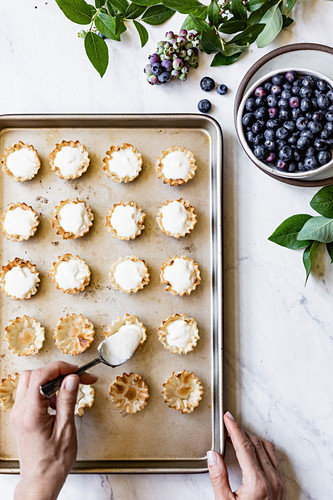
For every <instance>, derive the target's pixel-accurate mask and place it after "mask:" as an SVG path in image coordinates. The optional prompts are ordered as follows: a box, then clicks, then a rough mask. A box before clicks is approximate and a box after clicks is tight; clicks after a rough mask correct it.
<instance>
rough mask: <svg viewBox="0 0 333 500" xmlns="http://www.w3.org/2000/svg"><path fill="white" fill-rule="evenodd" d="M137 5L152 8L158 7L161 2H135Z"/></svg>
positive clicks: (149, 0) (148, 0)
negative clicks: (152, 6)
mask: <svg viewBox="0 0 333 500" xmlns="http://www.w3.org/2000/svg"><path fill="white" fill-rule="evenodd" d="M135 3H136V5H142V6H143V7H150V6H151V5H157V4H159V3H161V2H160V0H135Z"/></svg>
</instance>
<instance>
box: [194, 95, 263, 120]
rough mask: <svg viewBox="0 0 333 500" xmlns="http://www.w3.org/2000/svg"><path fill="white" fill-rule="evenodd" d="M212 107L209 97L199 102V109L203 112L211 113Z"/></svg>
mask: <svg viewBox="0 0 333 500" xmlns="http://www.w3.org/2000/svg"><path fill="white" fill-rule="evenodd" d="M211 109H212V103H211V102H210V101H209V100H208V99H201V101H199V102H198V110H199V111H201V113H209V111H210V110H211ZM245 116H246V115H245ZM253 118H254V117H253Z"/></svg>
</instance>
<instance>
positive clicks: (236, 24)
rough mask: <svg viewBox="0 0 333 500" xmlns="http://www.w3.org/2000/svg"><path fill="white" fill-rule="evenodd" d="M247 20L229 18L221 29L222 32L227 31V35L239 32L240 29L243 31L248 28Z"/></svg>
mask: <svg viewBox="0 0 333 500" xmlns="http://www.w3.org/2000/svg"><path fill="white" fill-rule="evenodd" d="M246 26H247V24H246V21H241V20H239V19H234V18H232V19H229V20H228V21H227V22H226V23H223V24H222V25H221V26H220V28H219V31H221V32H222V33H226V34H227V35H231V34H232V33H238V32H239V31H243V30H245V29H246Z"/></svg>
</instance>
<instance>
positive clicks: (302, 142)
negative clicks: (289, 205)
mask: <svg viewBox="0 0 333 500" xmlns="http://www.w3.org/2000/svg"><path fill="white" fill-rule="evenodd" d="M236 127H237V134H238V137H239V139H240V142H241V144H242V147H243V149H244V151H245V152H246V154H247V155H248V156H249V158H250V159H251V160H252V161H253V162H254V163H255V164H256V165H257V166H258V167H259V168H261V169H262V170H264V171H266V172H267V173H270V174H273V175H275V176H276V175H277V176H280V177H285V178H296V179H297V178H298V179H304V180H306V179H309V180H310V178H313V177H316V178H322V177H325V175H327V171H328V170H330V169H331V168H332V167H333V159H332V158H333V154H332V150H333V81H332V80H331V79H330V78H328V77H327V76H325V75H323V74H322V73H319V72H317V71H313V70H310V69H304V68H300V69H290V68H284V69H280V70H274V71H272V72H270V73H268V74H266V75H265V76H263V77H262V78H260V79H259V80H257V81H256V82H255V83H254V84H253V85H252V86H251V87H250V88H249V89H248V90H247V91H246V92H245V94H244V96H243V99H242V101H241V103H240V106H239V108H238V112H237V122H236Z"/></svg>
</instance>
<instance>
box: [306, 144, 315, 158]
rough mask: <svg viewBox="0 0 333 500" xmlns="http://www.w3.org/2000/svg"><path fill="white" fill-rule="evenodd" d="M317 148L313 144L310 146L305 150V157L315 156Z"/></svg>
mask: <svg viewBox="0 0 333 500" xmlns="http://www.w3.org/2000/svg"><path fill="white" fill-rule="evenodd" d="M315 154H316V150H315V148H313V147H312V146H310V147H309V148H308V149H307V150H306V151H305V157H307V156H315Z"/></svg>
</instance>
